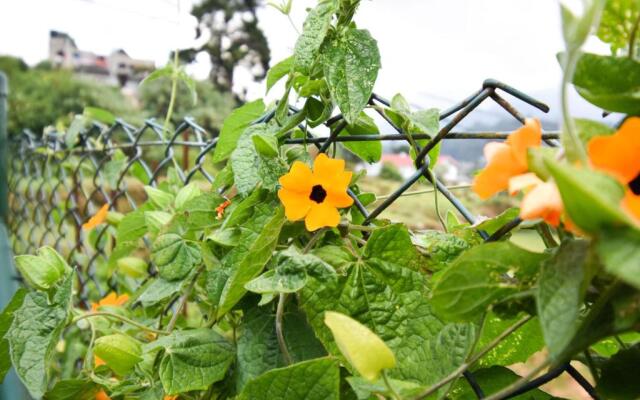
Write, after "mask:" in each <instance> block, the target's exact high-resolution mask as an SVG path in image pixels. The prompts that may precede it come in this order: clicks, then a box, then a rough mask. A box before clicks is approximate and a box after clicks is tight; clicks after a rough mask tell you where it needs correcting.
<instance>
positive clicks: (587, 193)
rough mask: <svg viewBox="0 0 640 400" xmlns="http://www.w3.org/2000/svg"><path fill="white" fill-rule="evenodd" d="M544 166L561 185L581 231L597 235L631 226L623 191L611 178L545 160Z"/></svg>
mask: <svg viewBox="0 0 640 400" xmlns="http://www.w3.org/2000/svg"><path fill="white" fill-rule="evenodd" d="M545 165H546V166H547V168H548V169H549V172H550V173H551V175H552V176H553V178H554V179H555V181H556V184H557V185H558V190H559V191H560V196H561V197H562V202H563V204H564V208H565V210H566V212H567V214H568V215H569V218H570V219H571V221H573V222H574V223H575V224H576V225H577V226H578V227H579V228H580V229H582V230H583V231H584V232H587V233H598V232H599V231H600V230H602V229H605V228H608V227H617V226H621V225H624V224H627V223H628V217H627V216H626V215H625V214H624V213H623V212H622V211H621V209H620V202H621V201H622V198H623V196H624V188H623V187H622V185H620V183H618V182H617V181H616V180H615V179H613V178H612V177H610V176H608V175H606V174H603V173H600V172H596V171H592V170H587V169H584V168H577V167H573V166H570V165H566V164H561V163H559V162H557V161H555V160H552V159H546V160H545Z"/></svg>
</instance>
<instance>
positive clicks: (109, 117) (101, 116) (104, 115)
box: [83, 107, 116, 125]
mask: <svg viewBox="0 0 640 400" xmlns="http://www.w3.org/2000/svg"><path fill="white" fill-rule="evenodd" d="M83 114H84V116H85V117H86V118H88V119H91V120H96V121H100V122H102V123H103V124H106V125H113V124H114V123H115V122H116V117H114V116H113V114H111V113H110V112H109V111H107V110H103V109H101V108H97V107H85V108H84V111H83Z"/></svg>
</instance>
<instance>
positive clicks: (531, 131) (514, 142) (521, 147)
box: [507, 118, 542, 169]
mask: <svg viewBox="0 0 640 400" xmlns="http://www.w3.org/2000/svg"><path fill="white" fill-rule="evenodd" d="M507 144H508V145H510V146H511V151H512V152H513V156H514V158H515V159H516V160H517V162H518V164H519V165H520V166H521V167H523V168H524V169H528V165H529V163H528V162H527V149H528V148H529V147H540V144H542V128H541V126H540V121H538V120H537V119H532V118H527V119H526V120H525V122H524V125H523V126H522V127H521V128H519V129H518V130H516V131H515V132H513V133H512V134H510V135H509V137H508V138H507Z"/></svg>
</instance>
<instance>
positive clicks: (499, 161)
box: [472, 118, 542, 200]
mask: <svg viewBox="0 0 640 400" xmlns="http://www.w3.org/2000/svg"><path fill="white" fill-rule="evenodd" d="M541 143H542V128H541V126H540V121H538V120H535V119H529V118H527V119H526V120H525V124H524V125H523V126H522V127H521V128H519V129H518V130H516V131H515V132H513V133H512V134H510V135H509V137H508V138H507V140H506V141H505V142H491V143H487V145H486V146H485V147H484V155H485V158H486V159H487V166H486V167H485V168H484V169H483V170H482V171H480V173H478V175H476V176H475V178H474V179H473V186H472V188H473V191H474V192H475V193H476V194H477V195H478V196H480V198H482V199H483V200H486V199H488V198H489V197H491V196H493V195H494V194H496V193H498V192H500V191H502V190H506V189H507V188H508V187H509V181H510V180H511V179H512V178H514V177H517V176H518V175H521V174H524V173H525V172H527V171H528V170H529V165H528V162H527V149H529V148H530V147H539V146H540V144H541Z"/></svg>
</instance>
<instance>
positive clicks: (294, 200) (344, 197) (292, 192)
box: [278, 154, 353, 231]
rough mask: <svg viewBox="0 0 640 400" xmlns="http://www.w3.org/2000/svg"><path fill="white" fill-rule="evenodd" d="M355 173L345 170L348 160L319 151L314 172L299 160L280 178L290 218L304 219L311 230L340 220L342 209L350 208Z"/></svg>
mask: <svg viewBox="0 0 640 400" xmlns="http://www.w3.org/2000/svg"><path fill="white" fill-rule="evenodd" d="M349 182H351V172H346V171H345V170H344V160H334V159H331V158H329V157H327V155H326V154H319V155H318V157H316V159H315V162H314V163H313V171H311V169H310V168H309V167H308V166H307V165H306V164H305V163H303V162H300V161H295V162H294V163H293V166H292V167H291V170H290V171H289V173H287V174H285V175H283V176H281V177H280V185H282V188H281V189H280V190H278V197H279V198H280V201H281V202H282V204H283V205H284V210H285V215H286V216H287V219H288V220H289V221H299V220H301V219H303V218H304V222H305V226H306V228H307V230H309V231H315V230H317V229H320V228H322V227H325V226H330V227H335V226H337V225H338V223H339V222H340V213H339V212H338V210H337V209H338V208H344V207H349V206H351V205H352V204H353V199H352V198H351V197H350V196H349V195H348V194H347V189H348V187H349Z"/></svg>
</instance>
